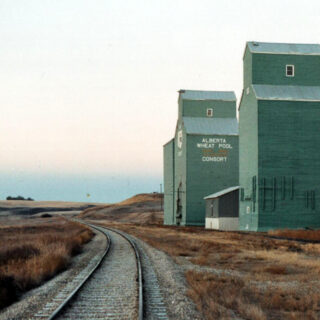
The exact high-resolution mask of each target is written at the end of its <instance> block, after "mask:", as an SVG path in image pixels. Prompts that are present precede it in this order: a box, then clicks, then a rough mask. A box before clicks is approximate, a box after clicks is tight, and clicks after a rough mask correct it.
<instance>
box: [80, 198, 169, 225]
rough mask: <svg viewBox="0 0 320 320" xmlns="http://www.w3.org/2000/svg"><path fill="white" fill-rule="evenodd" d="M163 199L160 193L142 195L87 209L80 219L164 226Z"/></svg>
mask: <svg viewBox="0 0 320 320" xmlns="http://www.w3.org/2000/svg"><path fill="white" fill-rule="evenodd" d="M162 199H163V195H162V194H159V193H141V194H137V195H135V196H133V197H131V198H129V199H126V200H124V201H121V202H118V203H113V204H108V205H102V206H96V207H94V208H89V209H86V210H84V211H83V212H81V214H80V215H79V217H80V218H81V219H103V220H108V221H116V222H131V223H139V224H162V223H163V211H162V210H161V200H162Z"/></svg>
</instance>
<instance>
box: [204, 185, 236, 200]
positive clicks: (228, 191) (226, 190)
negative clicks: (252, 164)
mask: <svg viewBox="0 0 320 320" xmlns="http://www.w3.org/2000/svg"><path fill="white" fill-rule="evenodd" d="M239 189H240V187H239V186H235V187H230V188H227V189H223V190H221V191H219V192H216V193H213V194H210V195H209V196H206V197H204V198H203V199H205V200H206V199H215V198H218V197H220V196H223V195H225V194H227V193H230V192H232V191H235V190H239Z"/></svg>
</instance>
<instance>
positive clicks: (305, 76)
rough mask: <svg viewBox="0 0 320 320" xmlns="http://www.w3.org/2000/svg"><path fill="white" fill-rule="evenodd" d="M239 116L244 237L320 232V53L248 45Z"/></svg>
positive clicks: (312, 48) (300, 47)
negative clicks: (247, 232)
mask: <svg viewBox="0 0 320 320" xmlns="http://www.w3.org/2000/svg"><path fill="white" fill-rule="evenodd" d="M243 64H244V88H243V94H242V99H241V103H240V107H239V108H240V109H239V134H240V138H239V148H240V159H239V162H240V163H239V170H240V177H239V180H240V181H239V183H240V205H239V208H240V209H239V227H240V229H241V230H252V231H266V230H269V229H280V228H293V229H294V228H306V227H309V228H319V227H320V203H319V201H318V200H319V194H320V45H318V44H316V45H314V44H284V43H261V42H248V43H247V45H246V49H245V53H244V58H243Z"/></svg>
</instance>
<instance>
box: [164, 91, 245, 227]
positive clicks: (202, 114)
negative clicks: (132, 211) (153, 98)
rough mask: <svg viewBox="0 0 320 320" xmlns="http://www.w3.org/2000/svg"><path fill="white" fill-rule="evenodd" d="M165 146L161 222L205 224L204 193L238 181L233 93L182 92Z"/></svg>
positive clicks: (237, 151) (236, 126)
mask: <svg viewBox="0 0 320 320" xmlns="http://www.w3.org/2000/svg"><path fill="white" fill-rule="evenodd" d="M178 109H179V110H178V121H177V126H176V131H175V136H174V138H173V139H172V140H170V141H169V142H168V143H167V144H165V145H164V224H166V225H183V226H188V225H189V226H190V225H195V226H204V224H205V212H206V204H205V200H204V197H205V196H207V195H208V194H212V193H215V192H218V191H220V190H223V189H226V188H229V187H232V186H236V185H238V184H239V148H238V121H237V118H236V97H235V94H234V92H229V91H228V92H225V91H223V92H222V91H193V90H180V91H179V99H178Z"/></svg>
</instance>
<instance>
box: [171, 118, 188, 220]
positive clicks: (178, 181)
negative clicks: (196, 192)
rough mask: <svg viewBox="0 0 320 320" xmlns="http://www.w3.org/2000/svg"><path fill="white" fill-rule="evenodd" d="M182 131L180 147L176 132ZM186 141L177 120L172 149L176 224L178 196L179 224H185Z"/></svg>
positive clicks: (182, 130)
mask: <svg viewBox="0 0 320 320" xmlns="http://www.w3.org/2000/svg"><path fill="white" fill-rule="evenodd" d="M179 131H181V132H182V147H181V148H179V146H178V133H179ZM186 161H187V142H186V132H185V129H184V127H183V126H182V124H181V121H178V125H177V130H176V134H175V151H174V187H175V189H174V224H177V223H178V221H177V209H178V206H177V200H178V197H180V204H181V206H182V209H181V214H182V218H181V221H180V222H179V224H180V225H185V221H186V182H187V181H186V172H187V166H186Z"/></svg>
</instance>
